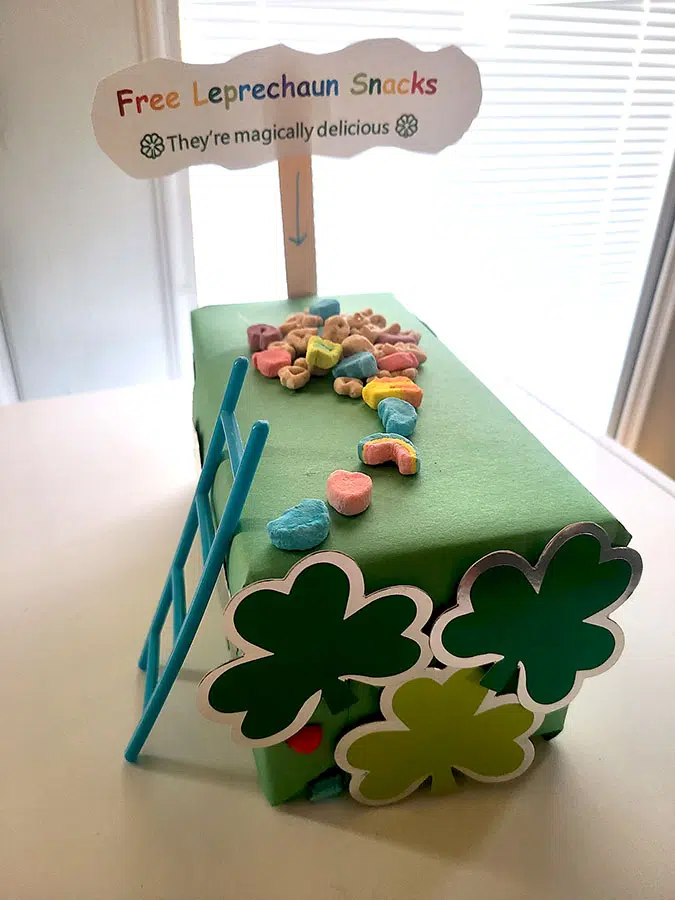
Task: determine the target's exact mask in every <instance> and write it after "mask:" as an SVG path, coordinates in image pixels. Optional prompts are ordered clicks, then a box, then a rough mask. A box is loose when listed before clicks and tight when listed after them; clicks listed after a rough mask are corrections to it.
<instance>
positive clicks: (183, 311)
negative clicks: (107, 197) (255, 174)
mask: <svg viewBox="0 0 675 900" xmlns="http://www.w3.org/2000/svg"><path fill="white" fill-rule="evenodd" d="M136 17H137V25H138V42H139V47H138V49H139V58H140V59H141V61H145V60H149V59H156V58H157V57H166V58H168V59H180V58H181V51H180V26H179V16H178V0H136ZM151 186H152V197H153V207H154V218H155V227H156V238H157V258H158V263H159V272H160V279H161V292H162V297H163V306H164V326H165V334H166V345H167V357H168V368H169V376H170V377H171V378H186V379H188V378H191V377H192V371H193V370H192V341H191V339H190V313H191V311H192V310H193V309H195V308H196V306H197V283H196V277H195V261H194V250H193V237H192V215H191V210H190V184H189V180H188V172H187V170H184V171H182V172H177V173H176V174H175V175H169V176H166V177H164V178H161V179H160V178H153V179H152V180H151Z"/></svg>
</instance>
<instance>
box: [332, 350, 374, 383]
mask: <svg viewBox="0 0 675 900" xmlns="http://www.w3.org/2000/svg"><path fill="white" fill-rule="evenodd" d="M372 375H377V360H376V359H375V357H374V356H373V354H372V353H368V352H367V351H365V350H364V351H363V353H355V354H354V355H353V356H346V357H345V358H344V359H342V360H340V362H339V363H338V364H337V366H335V367H334V368H333V378H360V379H361V380H362V381H364V380H365V379H366V378H370V377H371V376H372Z"/></svg>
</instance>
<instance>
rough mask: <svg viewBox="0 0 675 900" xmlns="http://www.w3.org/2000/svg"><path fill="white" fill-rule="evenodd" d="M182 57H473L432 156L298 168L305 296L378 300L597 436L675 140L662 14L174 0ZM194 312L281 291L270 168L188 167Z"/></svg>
mask: <svg viewBox="0 0 675 900" xmlns="http://www.w3.org/2000/svg"><path fill="white" fill-rule="evenodd" d="M181 34H182V49H183V57H184V59H185V60H186V61H188V62H202V63H203V62H220V61H223V60H225V59H228V58H230V57H232V56H234V55H236V54H238V53H241V52H243V51H245V50H250V49H253V48H254V47H260V46H266V45H268V44H273V43H286V44H288V45H290V46H293V47H297V48H299V49H303V50H309V51H312V52H325V51H327V50H334V49H337V48H339V47H341V46H344V45H346V44H348V43H352V42H354V41H357V40H364V39H367V38H375V37H401V38H404V39H406V40H408V41H410V42H411V43H414V44H416V45H417V46H419V47H421V48H422V49H428V50H431V49H435V48H437V47H440V46H444V45H446V44H452V43H456V44H458V45H459V46H461V47H462V48H463V49H465V50H466V51H467V52H468V53H469V54H470V55H471V56H473V58H474V59H475V60H476V61H477V62H478V64H479V66H480V69H481V73H482V78H483V88H484V100H483V106H482V110H481V113H480V114H479V117H478V119H477V121H476V123H475V124H474V126H473V127H472V129H471V130H470V131H469V133H468V134H467V135H466V136H465V138H464V139H463V140H462V141H461V142H460V143H459V144H458V145H457V146H455V147H450V148H448V149H447V150H445V151H443V152H442V153H441V154H439V155H438V156H436V157H423V156H416V155H413V154H406V153H405V152H404V151H401V150H394V149H390V150H376V151H369V152H368V153H365V154H363V155H362V156H359V157H356V158H354V159H351V160H332V159H328V158H325V157H315V158H314V163H313V165H314V191H315V215H316V234H317V266H318V279H319V291H320V292H321V293H359V292H367V291H388V290H389V291H393V292H394V293H396V294H397V296H398V297H399V298H400V299H401V300H402V301H403V302H404V303H405V304H406V305H407V306H409V307H410V308H411V309H413V310H414V311H415V312H416V313H417V314H418V315H419V316H420V317H421V318H423V319H424V320H426V321H427V322H429V324H431V325H432V327H434V328H435V330H436V331H437V332H438V333H439V335H440V336H441V337H443V338H444V339H445V340H446V342H447V343H448V344H449V346H450V347H451V348H452V349H454V350H455V352H457V353H458V355H459V356H460V357H462V358H463V359H464V360H465V361H466V362H467V363H469V365H471V366H473V367H474V368H475V369H477V371H479V372H485V371H487V370H488V369H489V368H496V369H498V370H499V371H501V372H503V373H504V374H506V375H508V376H510V377H511V378H513V379H515V380H516V381H518V382H519V383H520V384H522V385H523V386H524V387H526V388H527V389H528V390H530V391H531V392H532V393H534V394H535V395H536V396H538V397H539V398H541V399H542V400H544V401H545V402H546V403H548V404H549V405H551V406H552V407H554V408H555V409H557V410H559V411H560V412H562V413H563V414H565V415H567V416H569V417H570V418H571V419H572V420H574V421H576V422H578V423H579V424H581V425H582V426H584V427H586V428H588V429H590V430H593V431H596V432H602V431H604V429H605V427H606V423H607V419H608V417H609V413H610V410H611V405H612V401H613V398H614V394H615V391H616V386H617V382H618V378H619V374H620V370H621V365H622V361H623V357H624V354H625V350H626V346H627V342H628V337H629V333H630V329H631V326H632V322H633V319H634V315H635V309H636V305H637V301H638V296H639V292H640V287H641V284H642V281H643V278H644V273H645V267H646V264H647V260H648V256H649V252H650V249H651V246H652V242H653V237H654V231H655V227H656V221H657V217H658V214H659V210H660V206H661V203H662V200H663V195H664V189H665V184H666V181H667V178H668V174H669V170H670V166H671V163H672V160H673V151H674V148H675V3H673V2H659V0H651V2H650V0H644V2H642V0H639V2H623V0H616V2H612V0H606V2H586V3H583V2H577V3H560V4H547V5H538V4H535V3H532V2H523V0H509V2H506V0H505V2H504V3H501V4H499V3H488V2H485V3H482V4H481V3H480V2H479V0H465V2H451V0H448V2H439V0H428V2H426V3H425V4H424V5H423V7H421V6H420V5H418V4H415V3H413V2H412V0H407V2H402V0H365V2H363V3H358V4H356V3H354V2H353V0H349V2H345V0H326V2H316V0H258V2H256V0H250V2H247V0H240V2H224V0H181ZM190 180H191V197H192V212H193V228H194V236H195V258H196V266H197V284H198V296H199V302H200V303H201V304H206V303H222V302H241V301H246V300H268V299H273V298H275V297H279V296H284V295H285V282H284V268H283V247H282V235H281V221H280V214H279V201H278V187H277V173H276V166H274V165H268V166H263V167H260V168H258V169H252V170H247V171H244V172H241V171H238V172H228V171H226V170H223V169H219V168H215V167H210V166H209V167H198V168H195V169H193V170H192V171H191V174H190Z"/></svg>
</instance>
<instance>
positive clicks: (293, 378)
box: [247, 298, 427, 550]
mask: <svg viewBox="0 0 675 900" xmlns="http://www.w3.org/2000/svg"><path fill="white" fill-rule="evenodd" d="M247 336H248V344H249V348H250V350H251V352H252V354H253V366H254V368H256V369H257V370H258V372H260V374H261V375H264V376H265V377H266V378H278V379H279V382H280V383H281V385H282V386H283V387H285V388H287V389H288V390H290V391H298V390H301V389H302V388H303V387H305V385H307V384H308V383H309V381H310V379H311V378H322V377H326V376H328V377H330V378H332V379H333V390H334V391H335V393H336V394H340V395H342V396H345V397H351V398H353V399H359V398H360V399H362V400H363V401H364V402H365V403H366V404H367V405H368V406H369V407H371V408H372V409H374V410H377V413H378V415H379V417H380V421H381V423H382V429H383V430H382V431H381V432H377V433H374V434H370V435H367V436H366V437H364V438H363V439H362V440H361V441H360V442H359V445H358V448H357V452H358V457H359V460H360V461H361V462H362V463H364V464H365V465H369V466H376V465H380V464H382V463H387V462H391V463H394V464H395V465H396V467H397V468H398V471H399V472H400V474H401V475H416V474H417V473H418V472H419V470H420V458H419V454H418V452H417V449H416V448H415V446H414V444H413V443H412V441H411V440H410V437H411V435H412V434H413V432H414V430H415V426H416V424H417V409H418V407H419V406H420V404H421V403H422V397H423V391H422V389H421V388H420V387H419V386H418V385H417V384H416V383H415V381H416V379H417V375H418V370H419V367H420V366H421V365H423V364H424V362H426V358H427V356H426V353H425V352H424V350H422V349H420V346H419V342H420V338H421V335H420V333H419V332H418V331H412V330H409V331H405V330H403V329H402V328H401V326H400V325H399V324H398V322H393V323H391V324H388V323H387V320H386V319H385V317H384V316H381V315H378V314H377V313H375V312H373V310H372V309H370V308H367V309H363V310H361V312H356V313H351V314H345V315H342V314H341V313H340V303H339V301H338V300H336V299H332V298H324V299H321V300H317V301H316V302H315V303H313V304H312V306H310V307H309V308H308V309H306V310H305V312H304V313H294V314H293V315H291V316H289V317H288V318H287V319H286V321H285V322H282V323H281V324H280V325H279V326H275V325H268V324H264V323H260V324H256V325H250V326H249V328H248V329H247ZM371 489H372V483H371V479H370V478H369V477H368V476H367V475H365V474H363V473H358V472H347V471H345V470H342V469H340V470H338V471H337V472H333V473H332V474H331V475H330V476H329V479H328V484H327V496H328V501H329V503H330V504H331V506H333V508H334V509H335V510H337V511H338V512H340V513H341V514H342V515H357V514H359V513H361V512H363V511H364V510H365V509H366V508H367V507H368V505H369V503H370V496H371ZM328 529H329V520H328V509H327V507H325V504H324V502H323V501H322V500H314V499H310V500H303V501H302V502H301V503H300V504H298V506H294V507H292V508H291V509H288V510H286V511H285V512H284V513H282V515H281V516H280V517H279V518H278V519H274V520H273V521H272V522H269V523H268V526H267V530H268V534H269V536H270V540H271V541H272V543H273V544H274V545H275V546H277V547H279V548H280V549H284V550H291V549H292V550H303V549H310V548H311V547H315V546H317V544H319V543H321V542H322V541H323V540H325V538H326V537H327V535H328Z"/></svg>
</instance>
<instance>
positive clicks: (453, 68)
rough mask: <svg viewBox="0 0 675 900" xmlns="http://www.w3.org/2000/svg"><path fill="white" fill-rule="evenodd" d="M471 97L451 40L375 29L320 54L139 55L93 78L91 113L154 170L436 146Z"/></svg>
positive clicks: (463, 61) (131, 163) (476, 87)
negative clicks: (190, 58)
mask: <svg viewBox="0 0 675 900" xmlns="http://www.w3.org/2000/svg"><path fill="white" fill-rule="evenodd" d="M480 102H481V83H480V74H479V72H478V67H477V66H476V64H475V62H473V60H472V59H470V58H469V57H468V56H466V54H464V53H463V52H462V51H461V50H460V49H459V48H458V47H445V48H443V49H441V50H436V51H432V52H425V51H422V50H418V49H417V48H416V47H413V46H412V45H411V44H408V43H406V42H405V41H399V40H375V41H363V42H361V43H358V44H353V45H352V46H350V47H347V48H345V49H344V50H340V51H338V52H336V53H325V54H313V53H301V52H299V51H297V50H291V49H290V48H289V47H284V46H281V45H279V46H276V47H266V48H265V49H263V50H253V51H251V52H250V53H244V54H242V55H241V56H237V57H235V58H234V59H232V60H230V61H229V62H226V63H222V64H219V65H204V66H195V65H188V64H186V63H182V62H177V61H175V60H169V59H155V60H152V61H151V62H146V63H140V64H139V65H136V66H131V67H130V68H128V69H124V70H123V71H121V72H117V73H116V74H115V75H110V76H109V77H108V78H105V79H104V80H103V81H101V82H100V84H99V86H98V88H97V90H96V96H95V97H94V105H93V108H92V122H93V125H94V132H95V134H96V140H97V141H98V143H99V145H100V146H101V148H102V149H103V150H104V151H105V152H106V153H107V154H108V156H109V157H110V158H111V159H112V160H113V162H115V163H116V164H117V165H118V166H119V167H120V168H121V169H123V170H124V171H125V172H127V173H128V174H129V175H133V176H134V177H136V178H155V177H157V176H159V175H169V174H171V173H172V172H177V171H178V170H179V169H184V168H186V167H187V166H192V165H198V164H200V163H216V164H217V165H221V166H225V167H226V168H228V169H240V168H246V167H250V166H257V165H260V164H261V163H265V162H269V161H270V160H274V159H281V158H283V157H286V156H295V155H301V154H303V155H309V154H319V155H322V156H343V157H344V156H354V155H355V154H357V153H361V152H362V151H363V150H367V149H369V148H370V147H403V148H404V149H406V150H414V151H415V152H422V153H437V152H438V151H439V150H442V149H443V148H444V147H447V146H448V145H450V144H454V143H455V142H456V141H458V140H459V139H460V138H461V137H462V135H463V134H464V132H465V131H466V130H467V129H468V128H469V126H470V125H471V123H472V121H473V120H474V118H475V117H476V114H477V113H478V108H479V106H480Z"/></svg>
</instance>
